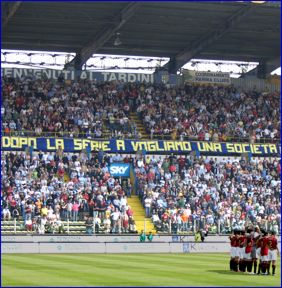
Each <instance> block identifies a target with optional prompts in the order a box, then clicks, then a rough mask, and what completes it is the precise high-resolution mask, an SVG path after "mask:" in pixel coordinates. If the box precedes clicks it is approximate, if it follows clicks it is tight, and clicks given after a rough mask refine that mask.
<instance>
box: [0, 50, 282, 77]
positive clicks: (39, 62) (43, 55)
mask: <svg viewBox="0 0 282 288" xmlns="http://www.w3.org/2000/svg"><path fill="white" fill-rule="evenodd" d="M74 56H75V53H62V52H44V51H22V50H1V66H2V68H5V67H9V68H31V67H34V68H36V69H38V68H45V69H46V68H50V69H59V70H61V69H63V67H64V65H65V63H66V62H68V61H71V60H72V59H73V57H74ZM168 61H169V58H160V57H142V56H124V55H122V56H121V55H104V54H95V55H93V57H91V58H90V59H89V60H88V61H87V62H86V69H87V70H97V71H105V70H106V71H108V72H112V71H113V72H117V71H118V72H131V73H141V72H142V73H154V71H155V68H156V67H160V66H163V65H165V64H166V63H167V62H168ZM258 64H259V63H258V62H243V61H242V62H239V61H218V60H217V61H214V60H201V59H192V60H191V61H189V62H188V63H187V64H185V65H184V66H183V67H182V68H183V69H188V70H196V71H211V72H228V73H230V76H231V77H233V78H238V77H240V75H241V74H242V72H248V71H250V70H252V69H254V68H255V67H256V66H257V65H258ZM115 67H116V68H117V67H118V68H119V69H118V70H117V69H116V68H115ZM271 74H276V75H279V76H281V67H279V68H278V69H276V70H275V71H273V72H272V73H271Z"/></svg>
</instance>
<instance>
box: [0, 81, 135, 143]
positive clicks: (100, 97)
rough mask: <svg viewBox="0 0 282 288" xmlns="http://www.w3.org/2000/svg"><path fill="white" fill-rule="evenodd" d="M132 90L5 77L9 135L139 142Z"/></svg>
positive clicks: (4, 121) (4, 109) (3, 112)
mask: <svg viewBox="0 0 282 288" xmlns="http://www.w3.org/2000/svg"><path fill="white" fill-rule="evenodd" d="M129 94H130V88H129V87H128V86H127V85H126V84H123V83H120V84H119V85H117V84H115V83H101V84H95V83H94V82H90V81H79V82H70V81H53V80H46V79H45V80H44V79H37V80H34V79H31V78H29V77H25V78H23V79H14V78H6V77H4V78H2V99H3V100H2V101H3V102H2V106H1V117H2V131H3V132H4V133H5V134H9V133H14V134H16V135H32V136H41V135H43V134H44V135H45V136H56V137H63V136H64V137H87V138H102V137H103V131H105V130H109V131H110V137H113V138H138V137H139V135H138V132H137V130H136V124H135V123H131V122H130V121H129V105H128V101H129V100H128V98H129Z"/></svg>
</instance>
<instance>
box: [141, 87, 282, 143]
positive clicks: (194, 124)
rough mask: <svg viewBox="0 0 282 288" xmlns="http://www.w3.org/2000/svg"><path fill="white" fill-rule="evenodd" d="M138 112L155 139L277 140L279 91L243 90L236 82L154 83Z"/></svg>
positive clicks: (278, 130) (278, 133)
mask: <svg viewBox="0 0 282 288" xmlns="http://www.w3.org/2000/svg"><path fill="white" fill-rule="evenodd" d="M146 91H147V92H146V95H145V97H144V98H143V99H141V101H140V103H139V105H138V107H137V113H138V115H139V117H140V119H142V120H143V123H144V125H145V126H146V129H147V132H148V133H149V134H150V135H151V138H162V137H164V138H170V137H172V138H173V139H181V140H183V139H193V140H201V141H211V140H212V141H215V142H218V141H220V142H225V141H228V140H229V141H230V140H232V141H240V142H241V141H245V142H252V143H253V142H259V141H266V142H267V141H268V142H272V141H275V140H276V141H277V140H278V139H280V129H279V127H280V108H279V103H280V93H258V92H256V91H250V92H243V91H242V92H239V91H237V90H236V89H235V88H234V87H232V86H227V87H224V86H223V87H220V86H199V85H185V87H183V88H172V89H160V88H158V87H154V86H152V87H150V88H149V89H147V90H146Z"/></svg>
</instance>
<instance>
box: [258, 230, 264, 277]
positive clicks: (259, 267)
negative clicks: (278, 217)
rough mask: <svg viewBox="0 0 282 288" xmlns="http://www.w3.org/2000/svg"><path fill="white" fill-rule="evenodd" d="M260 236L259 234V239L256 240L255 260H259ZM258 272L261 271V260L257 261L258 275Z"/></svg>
mask: <svg viewBox="0 0 282 288" xmlns="http://www.w3.org/2000/svg"><path fill="white" fill-rule="evenodd" d="M262 240H263V239H262V235H261V234H260V235H259V237H258V238H257V240H256V246H257V247H256V253H257V258H258V259H260V250H261V245H262ZM260 270H261V259H260V261H259V266H258V274H257V275H259V274H260Z"/></svg>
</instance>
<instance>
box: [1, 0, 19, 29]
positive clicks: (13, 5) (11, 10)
mask: <svg viewBox="0 0 282 288" xmlns="http://www.w3.org/2000/svg"><path fill="white" fill-rule="evenodd" d="M21 3H22V2H21V1H17V2H9V3H8V6H7V12H6V14H7V15H4V16H3V23H2V27H3V28H5V27H6V26H7V24H8V23H9V21H10V19H11V18H12V17H13V16H14V15H15V13H16V12H17V10H18V9H19V7H20V6H21Z"/></svg>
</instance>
